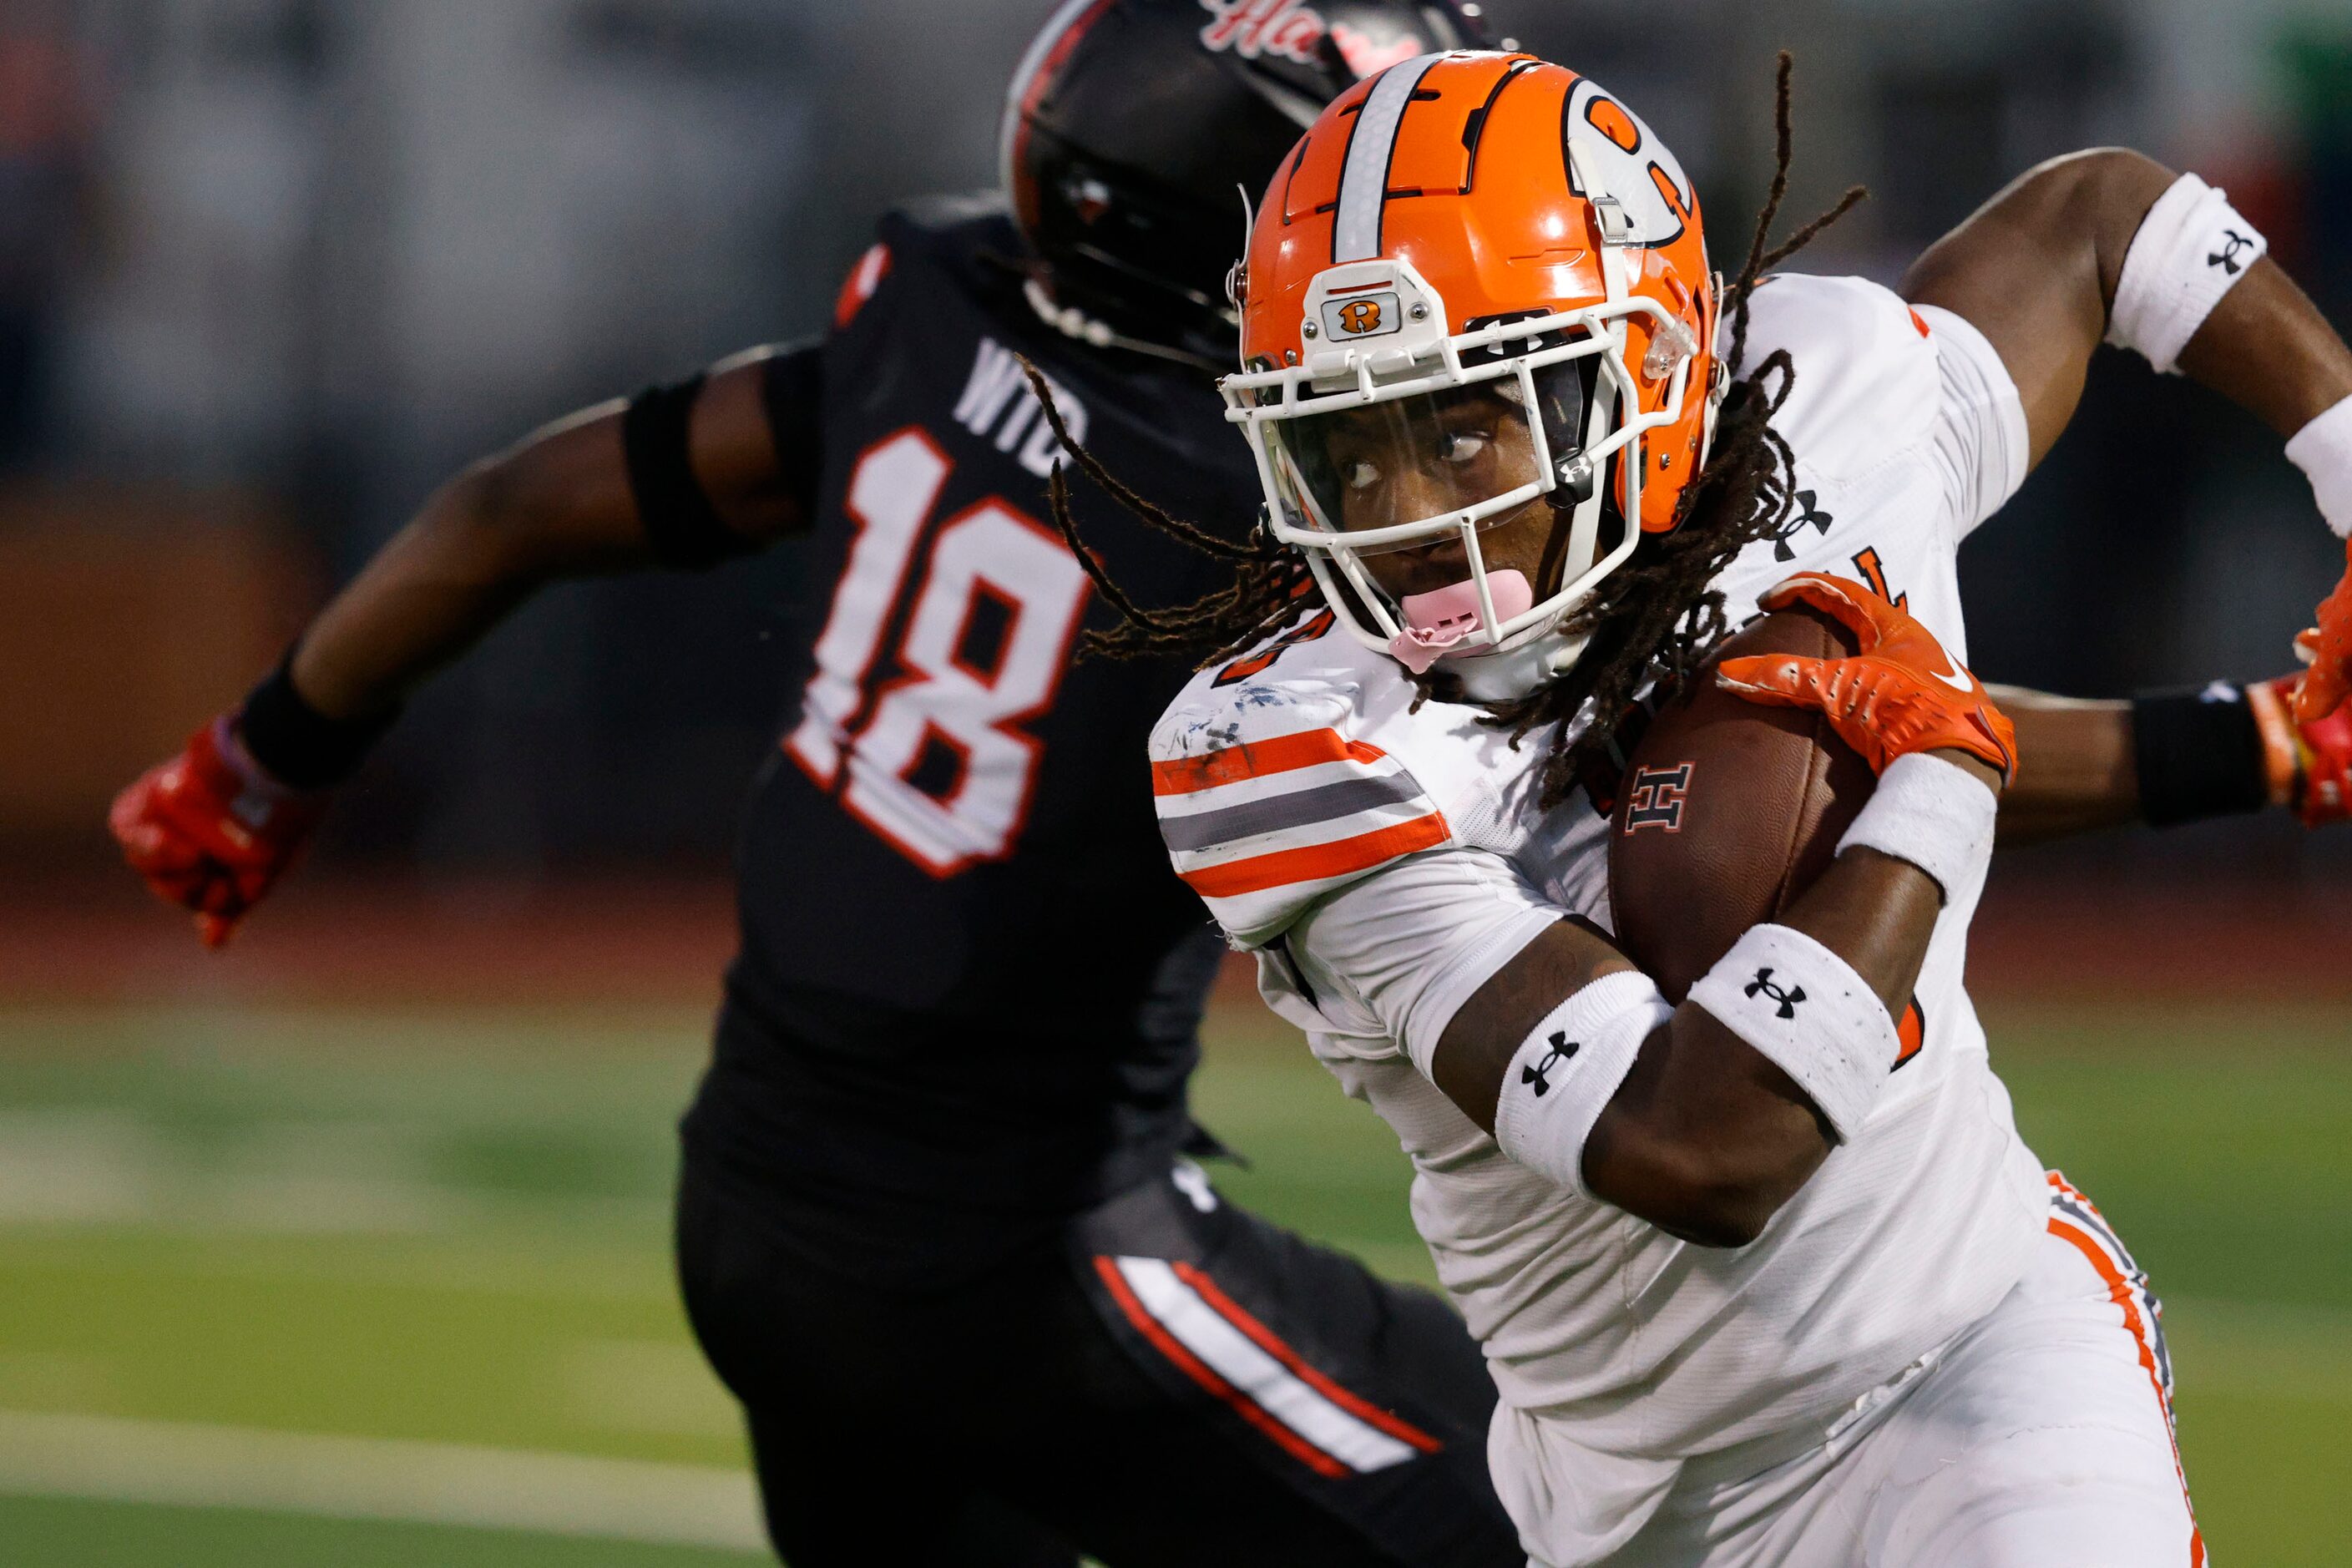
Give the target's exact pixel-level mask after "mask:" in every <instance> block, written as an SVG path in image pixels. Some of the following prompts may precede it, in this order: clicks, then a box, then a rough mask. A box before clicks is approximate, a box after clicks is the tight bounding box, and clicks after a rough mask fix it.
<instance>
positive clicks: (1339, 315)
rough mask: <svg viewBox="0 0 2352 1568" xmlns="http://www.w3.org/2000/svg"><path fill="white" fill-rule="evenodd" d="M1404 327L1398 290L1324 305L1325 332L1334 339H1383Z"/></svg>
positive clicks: (1330, 301) (1364, 295) (1324, 303)
mask: <svg viewBox="0 0 2352 1568" xmlns="http://www.w3.org/2000/svg"><path fill="white" fill-rule="evenodd" d="M1403 325H1404V309H1403V307H1402V305H1401V304H1400V303H1399V302H1398V300H1397V297H1396V294H1395V291H1394V290H1388V291H1384V292H1382V293H1379V294H1359V295H1357V296H1356V297H1355V298H1354V299H1352V300H1325V301H1324V302H1323V330H1324V331H1326V332H1328V333H1329V334H1330V335H1331V336H1332V337H1334V338H1381V337H1386V336H1388V334H1390V333H1391V332H1393V331H1396V330H1397V329H1398V328H1400V327H1402V326H1403Z"/></svg>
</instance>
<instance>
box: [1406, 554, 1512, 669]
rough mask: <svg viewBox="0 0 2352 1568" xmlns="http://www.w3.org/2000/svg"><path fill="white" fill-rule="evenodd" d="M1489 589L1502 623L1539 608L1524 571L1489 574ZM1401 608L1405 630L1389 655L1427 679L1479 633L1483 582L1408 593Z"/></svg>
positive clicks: (1467, 582)
mask: <svg viewBox="0 0 2352 1568" xmlns="http://www.w3.org/2000/svg"><path fill="white" fill-rule="evenodd" d="M1486 591H1487V592H1488V593H1490V594H1492V595H1494V596H1495V618H1496V622H1497V623H1498V624H1499V623H1500V622H1503V621H1507V620H1509V619H1510V618H1511V617H1512V616H1524V615H1526V614H1527V613H1528V611H1529V610H1531V609H1533V608H1535V603H1536V591H1535V590H1534V589H1533V588H1531V587H1529V586H1528V579H1527V575H1526V574H1524V573H1520V572H1489V573H1487V574H1486ZM1399 607H1400V608H1402V610H1403V611H1404V630H1403V631H1402V632H1399V633H1398V634H1397V635H1396V637H1395V639H1394V640H1393V641H1391V643H1390V644H1389V652H1390V653H1391V655H1393V656H1394V657H1395V658H1396V661H1397V662H1398V663H1399V664H1402V665H1403V666H1404V667H1405V668H1407V669H1409V670H1411V671H1412V672H1413V673H1414V674H1415V675H1426V674H1427V673H1429V667H1430V666H1431V665H1433V664H1435V663H1436V662H1437V661H1438V660H1439V659H1441V658H1444V657H1445V656H1446V654H1447V653H1448V652H1449V651H1451V650H1452V649H1453V647H1454V645H1456V644H1457V643H1459V642H1461V640H1462V639H1463V638H1464V637H1468V636H1469V635H1470V634H1471V633H1472V632H1475V631H1476V630H1477V629H1478V584H1475V583H1474V582H1469V581H1467V580H1465V581H1463V582H1460V583H1456V584H1454V585H1453V586H1452V587H1450V588H1440V589H1438V590H1437V591H1436V592H1435V593H1433V594H1409V595H1406V596H1405V598H1404V600H1403V602H1402V605H1400V606H1399Z"/></svg>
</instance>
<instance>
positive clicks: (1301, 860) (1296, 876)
mask: <svg viewBox="0 0 2352 1568" xmlns="http://www.w3.org/2000/svg"><path fill="white" fill-rule="evenodd" d="M1452 832H1453V829H1452V828H1450V827H1448V826H1445V818H1444V817H1443V816H1440V815H1438V814H1437V813H1436V812H1431V813H1430V814H1429V815H1428V816H1416V817H1414V818H1413V819H1412V821H1411V822H1400V823H1398V824H1396V825H1395V826H1392V827H1381V828H1377V829H1375V830H1373V831H1372V832H1370V833H1359V834H1358V835H1356V837H1353V838H1339V839H1335V840H1333V841H1332V842H1331V843H1328V844H1311V845H1308V846H1307V847H1305V848H1303V849H1278V850H1276V851H1275V852H1274V853H1273V854H1271V855H1253V856H1251V857H1250V858H1248V859H1246V860H1235V861H1234V862H1233V863H1232V864H1230V865H1225V866H1211V867H1208V868H1205V869H1203V870H1199V871H1186V872H1184V873H1182V876H1183V879H1184V885H1185V886H1186V887H1188V888H1190V889H1192V890H1193V891H1194V892H1196V893H1198V894H1200V895H1201V896H1202V898H1204V899H1234V898H1239V897H1240V896H1241V895H1243V894H1244V893H1263V892H1265V890H1266V889H1268V888H1279V887H1283V886H1286V885H1287V884H1289V883H1292V882H1319V881H1321V880H1323V879H1325V878H1327V877H1344V876H1347V875H1348V874H1349V872H1351V871H1369V870H1370V869H1371V868H1373V867H1375V866H1378V865H1380V864H1381V863H1382V862H1383V861H1388V860H1393V859H1395V858H1397V857H1398V856H1400V855H1412V854H1414V853H1416V852H1418V851H1420V850H1423V849H1434V848H1436V847H1438V846H1439V845H1441V844H1443V843H1444V842H1445V840H1446V838H1447V837H1449V836H1450V835H1451V834H1452Z"/></svg>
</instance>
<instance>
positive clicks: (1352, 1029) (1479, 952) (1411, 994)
mask: <svg viewBox="0 0 2352 1568" xmlns="http://www.w3.org/2000/svg"><path fill="white" fill-rule="evenodd" d="M1566 918H1567V911H1566V910H1562V909H1561V908H1559V906H1558V905H1557V904H1555V903H1553V902H1552V901H1551V900H1549V899H1547V898H1545V897H1544V896H1543V894H1542V893H1541V892H1540V891H1538V889H1536V888H1535V887H1534V886H1533V885H1532V884H1530V883H1529V882H1528V879H1526V877H1524V876H1523V875H1521V874H1520V872H1519V871H1518V869H1517V867H1515V866H1513V865H1512V864H1511V862H1510V861H1509V860H1507V859H1506V858H1503V857H1502V856H1499V855H1496V854H1493V853H1491V852H1488V851H1486V850H1481V849H1475V848H1469V847H1463V846H1460V845H1448V846H1446V847H1443V848H1439V849H1434V850H1430V851H1427V852H1425V853H1423V854H1418V855H1412V856H1409V857H1407V858H1404V859H1402V860H1399V861H1396V862H1394V863H1393V864H1391V865H1388V866H1386V867H1383V868H1381V869H1380V870H1379V871H1377V872H1374V873H1373V874H1371V875H1370V876H1368V877H1365V878H1362V879H1360V880H1358V881H1355V882H1352V883H1350V884H1349V885H1347V886H1346V887H1344V888H1342V889H1339V891H1338V892H1337V893H1333V894H1329V895H1327V896H1326V897H1324V898H1323V899H1322V900H1318V902H1317V903H1315V904H1314V905H1313V906H1312V907H1311V908H1310V909H1308V910H1307V911H1306V912H1305V913H1304V914H1303V915H1302V916H1301V917H1300V918H1299V920H1298V921H1297V922H1296V923H1295V924H1294V925H1293V926H1292V927H1291V929H1290V930H1289V931H1287V932H1286V933H1285V935H1284V937H1283V941H1282V951H1283V953H1284V956H1285V957H1286V958H1287V960H1288V961H1289V963H1291V965H1292V966H1293V967H1294V969H1295V970H1296V972H1297V976H1298V978H1299V980H1300V981H1302V982H1303V983H1304V984H1303V991H1304V993H1305V994H1306V996H1307V999H1308V1001H1309V1002H1310V1003H1311V1005H1313V1006H1314V1007H1315V1010H1316V1012H1317V1013H1318V1015H1320V1016H1321V1018H1322V1020H1323V1028H1324V1029H1325V1030H1327V1031H1328V1032H1330V1033H1332V1034H1336V1035H1338V1036H1340V1037H1344V1038H1348V1039H1349V1040H1350V1042H1351V1047H1352V1049H1353V1052H1354V1054H1359V1055H1361V1054H1368V1052H1367V1050H1366V1047H1367V1045H1368V1044H1370V1042H1382V1043H1384V1044H1385V1045H1386V1047H1388V1049H1389V1050H1391V1051H1394V1050H1402V1052H1403V1053H1404V1054H1405V1055H1406V1056H1408V1057H1410V1058H1412V1064H1413V1065H1414V1066H1415V1067H1416V1068H1420V1069H1421V1071H1422V1073H1423V1076H1424V1077H1425V1076H1427V1075H1428V1074H1429V1071H1430V1064H1431V1062H1432V1061H1433V1059H1434V1058H1435V1056H1436V1054H1437V1042H1438V1040H1439V1039H1440V1038H1441V1037H1443V1036H1444V1033H1445V1027H1446V1026H1447V1025H1448V1024H1450V1023H1452V1022H1453V1021H1454V1014H1456V1013H1458V1012H1460V1011H1461V1010H1462V1005H1463V1004H1464V1003H1465V1002H1467V1001H1468V1000H1469V999H1470V998H1471V997H1472V996H1473V995H1475V994H1477V991H1478V988H1479V987H1480V986H1482V985H1484V984H1486V982H1487V981H1489V980H1491V979H1493V978H1494V977H1495V975H1496V973H1497V972H1499V971H1500V970H1501V969H1502V967H1503V966H1504V965H1505V964H1507V963H1509V962H1510V961H1511V960H1512V959H1513V958H1516V957H1517V956H1518V954H1519V952H1521V951H1522V950H1524V949H1525V948H1526V947H1527V946H1528V943H1529V942H1534V941H1535V940H1536V938H1537V937H1538V936H1540V935H1542V934H1543V932H1544V931H1547V930H1549V928H1550V927H1552V926H1554V925H1556V924H1558V923H1559V921H1562V920H1564V919H1566Z"/></svg>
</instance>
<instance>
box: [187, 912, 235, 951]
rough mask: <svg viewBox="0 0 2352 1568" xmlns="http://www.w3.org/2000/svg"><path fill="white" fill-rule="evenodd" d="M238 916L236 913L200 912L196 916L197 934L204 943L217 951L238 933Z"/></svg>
mask: <svg viewBox="0 0 2352 1568" xmlns="http://www.w3.org/2000/svg"><path fill="white" fill-rule="evenodd" d="M236 922H237V917H236V916H234V915H210V914H200V915H198V916H197V917H196V935H197V936H198V937H200V938H202V939H203V941H204V944H205V946H206V947H208V948H210V949H212V950H213V951H214V952H219V951H220V950H221V949H222V948H224V947H226V946H227V945H228V939H229V938H230V937H233V936H235V935H236Z"/></svg>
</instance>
